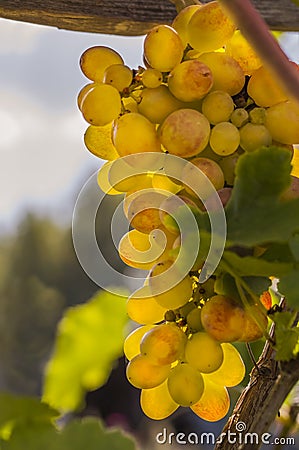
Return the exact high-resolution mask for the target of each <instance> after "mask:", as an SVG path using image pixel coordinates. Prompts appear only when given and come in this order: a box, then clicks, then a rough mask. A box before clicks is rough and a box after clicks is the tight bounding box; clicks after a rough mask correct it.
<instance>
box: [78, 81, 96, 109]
mask: <svg viewBox="0 0 299 450" xmlns="http://www.w3.org/2000/svg"><path fill="white" fill-rule="evenodd" d="M95 86H96V83H88V84H86V85H85V86H83V88H82V89H81V90H80V92H79V94H78V97H77V105H78V108H79V109H80V111H81V110H82V108H81V105H82V100H83V98H84V97H85V95H86V94H87V92H89V91H90V90H91V89H93V88H94V87H95Z"/></svg>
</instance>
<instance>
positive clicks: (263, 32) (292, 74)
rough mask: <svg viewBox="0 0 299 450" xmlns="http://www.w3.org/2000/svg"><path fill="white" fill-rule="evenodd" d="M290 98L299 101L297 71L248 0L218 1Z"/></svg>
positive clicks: (298, 73) (298, 76) (298, 72)
mask: <svg viewBox="0 0 299 450" xmlns="http://www.w3.org/2000/svg"><path fill="white" fill-rule="evenodd" d="M219 1H220V3H221V4H222V5H223V6H224V8H225V9H226V10H227V11H228V13H229V14H230V16H231V17H232V19H233V21H234V22H235V24H236V25H237V26H238V28H239V29H240V31H241V32H242V34H243V35H244V36H245V38H246V39H247V40H248V41H249V43H250V44H251V45H252V47H253V48H254V49H255V51H256V52H257V54H258V55H259V56H260V58H261V59H262V61H263V62H264V63H265V65H267V66H268V68H269V70H271V71H272V72H273V75H274V76H276V77H277V78H278V80H279V81H280V82H281V84H282V85H283V87H284V89H285V90H286V91H287V92H288V93H289V95H290V97H291V98H293V99H294V100H296V101H297V102H298V103H299V71H298V69H297V68H296V67H295V65H293V64H291V63H290V61H289V59H288V57H287V56H286V54H285V53H284V52H283V50H282V49H281V48H280V46H279V44H278V43H277V41H276V40H275V38H274V37H273V36H272V34H271V33H270V30H269V28H268V26H267V24H266V22H265V21H264V20H263V19H262V17H261V16H260V15H259V13H258V12H257V11H256V9H255V8H254V6H253V5H252V3H251V1H250V0H219Z"/></svg>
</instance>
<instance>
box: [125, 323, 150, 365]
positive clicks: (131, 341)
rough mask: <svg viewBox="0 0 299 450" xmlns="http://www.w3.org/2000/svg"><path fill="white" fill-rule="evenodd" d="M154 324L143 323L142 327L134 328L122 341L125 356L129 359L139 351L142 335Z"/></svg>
mask: <svg viewBox="0 0 299 450" xmlns="http://www.w3.org/2000/svg"><path fill="white" fill-rule="evenodd" d="M154 326H155V325H150V324H148V325H144V326H142V327H138V328H135V330H133V331H132V332H131V333H130V334H129V335H128V336H127V337H126V339H125V342H124V354H125V356H126V358H127V359H128V360H129V361H131V359H133V358H134V357H135V356H137V355H139V353H140V341H141V339H142V337H143V336H144V335H145V333H147V332H148V331H149V330H151V329H152V328H153V327H154Z"/></svg>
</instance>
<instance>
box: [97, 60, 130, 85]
mask: <svg viewBox="0 0 299 450" xmlns="http://www.w3.org/2000/svg"><path fill="white" fill-rule="evenodd" d="M132 80H133V73H132V70H131V69H130V67H128V66H124V65H123V64H112V66H109V67H107V69H106V70H105V72H104V76H103V82H104V83H106V84H111V86H113V87H115V89H117V90H118V91H119V92H122V91H123V90H124V89H125V88H127V87H129V86H130V84H131V83H132Z"/></svg>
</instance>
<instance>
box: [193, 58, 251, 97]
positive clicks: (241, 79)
mask: <svg viewBox="0 0 299 450" xmlns="http://www.w3.org/2000/svg"><path fill="white" fill-rule="evenodd" d="M197 59H199V61H201V62H203V63H204V64H206V66H208V67H209V69H210V70H211V71H212V74H213V86H212V88H211V91H225V92H227V93H228V94H229V95H236V94H238V93H239V92H240V91H241V89H242V88H243V86H244V83H245V75H244V72H243V70H242V68H241V66H240V64H239V63H238V62H237V61H236V60H235V59H234V58H233V57H231V56H229V55H227V54H226V53H220V52H208V53H203V54H202V55H199V56H198V57H197Z"/></svg>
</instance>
